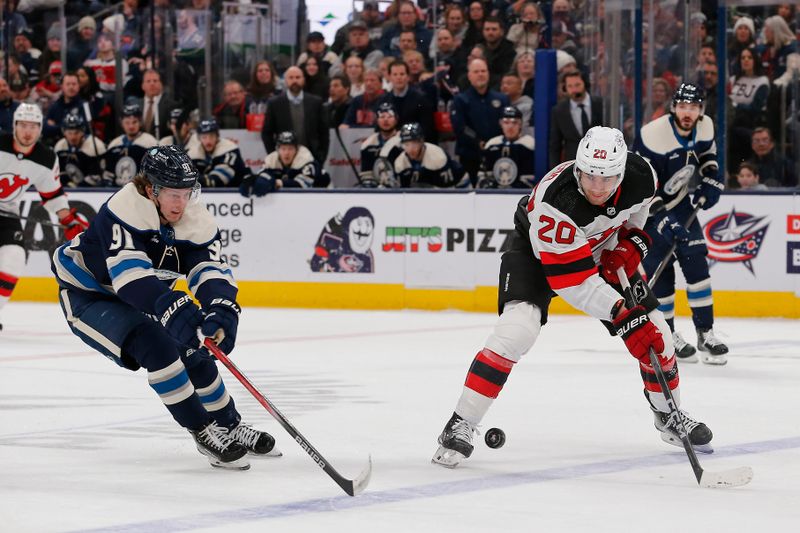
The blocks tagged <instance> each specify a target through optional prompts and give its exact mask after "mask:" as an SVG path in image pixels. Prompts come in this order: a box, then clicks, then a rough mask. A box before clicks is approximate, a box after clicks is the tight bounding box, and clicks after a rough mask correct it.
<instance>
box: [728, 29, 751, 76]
mask: <svg viewBox="0 0 800 533" xmlns="http://www.w3.org/2000/svg"><path fill="white" fill-rule="evenodd" d="M755 35H756V26H755V24H754V23H753V19H751V18H750V17H739V18H738V19H736V23H735V24H734V25H733V38H732V39H731V40H730V42H729V43H728V69H729V70H730V73H731V74H732V75H734V76H735V75H737V74H739V72H738V71H737V70H736V68H737V65H738V64H739V57H740V53H741V51H742V50H744V49H749V50H751V51H752V50H754V49H755V47H756V38H755Z"/></svg>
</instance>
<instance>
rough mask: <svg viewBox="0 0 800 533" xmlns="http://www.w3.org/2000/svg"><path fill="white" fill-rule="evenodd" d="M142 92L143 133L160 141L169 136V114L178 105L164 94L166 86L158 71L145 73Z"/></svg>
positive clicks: (148, 70)
mask: <svg viewBox="0 0 800 533" xmlns="http://www.w3.org/2000/svg"><path fill="white" fill-rule="evenodd" d="M142 92H143V93H144V98H143V99H142V106H141V107H142V110H143V113H144V114H143V115H142V117H143V118H142V131H145V132H147V133H149V134H150V135H152V136H154V137H155V138H156V139H160V138H161V137H164V136H166V135H168V134H169V113H170V111H172V110H173V109H175V108H176V107H177V104H176V103H175V102H174V101H173V100H171V99H170V98H169V97H168V96H167V95H165V94H164V85H163V84H162V83H161V75H160V74H159V73H158V71H157V70H153V69H147V70H145V71H144V74H143V75H142Z"/></svg>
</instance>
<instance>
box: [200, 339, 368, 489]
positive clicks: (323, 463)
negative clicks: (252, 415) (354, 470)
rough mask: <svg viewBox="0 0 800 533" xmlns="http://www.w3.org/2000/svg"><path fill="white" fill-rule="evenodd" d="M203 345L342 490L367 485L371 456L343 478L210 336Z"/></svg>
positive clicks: (361, 487)
mask: <svg viewBox="0 0 800 533" xmlns="http://www.w3.org/2000/svg"><path fill="white" fill-rule="evenodd" d="M203 345H204V346H205V347H206V348H208V350H209V351H210V352H211V353H212V354H213V355H214V357H216V358H217V359H219V361H220V362H221V363H222V364H223V365H225V367H226V368H227V369H228V370H230V372H231V374H233V375H234V377H235V378H236V379H238V380H239V381H240V382H241V384H242V385H244V388H245V389H247V390H248V391H249V392H250V394H252V395H253V397H254V398H255V399H256V400H258V403H260V404H261V405H262V406H264V409H266V410H267V411H268V412H269V414H271V415H272V417H273V418H274V419H275V420H277V421H278V423H279V424H280V425H282V426H283V429H285V430H286V431H287V432H288V433H289V435H291V436H292V438H293V439H294V440H295V441H296V442H297V444H299V445H300V447H301V448H303V451H305V452H306V453H307V454H308V455H309V457H311V459H313V460H314V462H315V463H317V466H319V467H320V468H322V469H323V470H324V471H325V473H326V474H328V475H329V476H330V477H331V479H333V480H334V481H335V482H336V484H337V485H339V486H340V487H341V488H342V490H344V491H345V492H346V493H347V494H349V495H350V496H355V495H356V494H359V493H361V492H362V491H363V490H364V489H365V488H366V487H367V484H368V483H369V478H370V476H371V475H372V457H369V458H368V459H367V466H366V467H365V468H364V470H362V471H361V474H359V475H358V477H357V478H355V479H347V478H345V477H344V476H342V475H341V474H339V472H337V471H336V469H335V468H333V466H331V465H330V463H328V460H327V459H325V458H324V457H323V456H322V454H321V453H319V452H318V451H317V449H316V448H314V446H312V445H311V443H310V442H308V440H307V439H306V438H305V437H304V436H303V435H302V434H301V433H300V432H299V431H297V429H295V427H294V426H293V425H292V423H291V422H289V420H287V418H286V417H285V416H283V414H282V413H281V412H280V411H278V408H277V407H275V406H274V405H273V404H272V402H271V401H269V400H268V399H267V397H266V396H264V395H263V394H262V393H261V392H260V391H259V390H258V389H257V388H256V386H255V385H253V384H252V383H251V382H250V380H249V379H247V377H246V376H245V375H244V374H243V373H242V371H241V370H239V369H238V368H237V367H236V365H235V364H234V363H233V361H231V360H230V359H229V358H228V356H227V355H225V354H224V353H223V352H222V350H220V349H219V347H217V345H216V344H215V343H214V340H213V339H210V338H207V339H205V341H204V342H203Z"/></svg>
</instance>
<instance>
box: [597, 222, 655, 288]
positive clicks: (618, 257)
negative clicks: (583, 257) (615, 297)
mask: <svg viewBox="0 0 800 533" xmlns="http://www.w3.org/2000/svg"><path fill="white" fill-rule="evenodd" d="M618 239H619V242H618V243H617V247H616V248H614V249H613V250H603V253H601V254H600V268H602V269H603V277H604V278H605V279H606V280H607V281H609V282H611V283H619V278H618V277H617V270H619V268H620V267H625V274H626V275H627V276H628V278H630V277H631V276H632V275H633V273H634V272H636V268H637V267H638V266H639V263H641V262H642V259H644V258H645V256H646V255H647V250H648V248H649V247H650V245H651V244H652V242H653V241H652V240H651V239H650V236H649V235H647V233H645V232H643V231H642V230H640V229H636V228H634V229H627V228H622V229H620V230H619V234H618Z"/></svg>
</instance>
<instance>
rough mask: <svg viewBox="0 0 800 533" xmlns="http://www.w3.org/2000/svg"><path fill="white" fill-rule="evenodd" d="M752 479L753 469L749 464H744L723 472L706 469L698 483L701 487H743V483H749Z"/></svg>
mask: <svg viewBox="0 0 800 533" xmlns="http://www.w3.org/2000/svg"><path fill="white" fill-rule="evenodd" d="M752 480H753V469H752V468H750V467H749V466H742V467H739V468H733V469H731V470H724V471H722V472H709V471H708V470H704V471H703V475H702V476H700V481H699V482H698V483H699V484H700V486H701V487H707V488H724V487H741V486H742V485H747V484H748V483H750V482H751V481H752Z"/></svg>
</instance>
